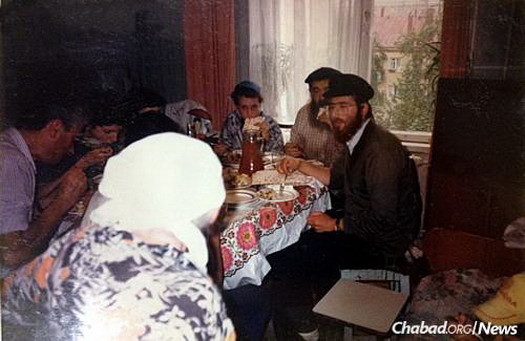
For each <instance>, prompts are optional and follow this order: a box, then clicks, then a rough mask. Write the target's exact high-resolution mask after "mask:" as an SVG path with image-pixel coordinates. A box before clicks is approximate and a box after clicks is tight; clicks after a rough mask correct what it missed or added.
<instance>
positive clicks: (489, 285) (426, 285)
mask: <svg viewBox="0 0 525 341" xmlns="http://www.w3.org/2000/svg"><path fill="white" fill-rule="evenodd" d="M423 248H424V251H425V254H426V256H427V258H428V261H429V264H430V268H431V272H432V274H431V275H429V276H426V277H424V278H423V279H422V280H421V281H420V282H419V284H418V286H417V287H416V288H415V290H413V292H412V295H411V298H410V301H409V303H408V305H407V309H406V310H405V314H404V315H403V316H402V317H401V320H405V321H407V323H408V324H412V325H414V324H420V323H421V321H425V323H427V324H441V323H443V322H444V321H445V320H447V319H449V318H450V317H454V316H457V315H458V313H460V312H461V313H465V314H467V315H470V316H474V315H473V314H472V311H473V308H475V307H476V306H478V305H479V304H481V303H483V302H486V301H487V300H489V299H490V298H492V297H493V296H494V295H495V294H496V292H497V291H498V289H499V288H500V286H501V284H502V283H503V282H504V281H505V280H506V279H507V278H508V277H509V276H512V275H515V274H517V273H520V272H523V271H525V250H518V249H509V248H506V247H505V245H504V243H503V241H502V240H496V239H492V238H486V237H482V236H477V235H473V234H470V233H465V232H461V231H457V230H448V229H432V230H430V231H429V232H428V233H427V236H426V237H425V240H424V244H423ZM520 332H521V330H520ZM401 339H420V340H421V339H429V340H430V339H431V340H447V339H448V336H445V335H443V336H436V335H432V336H428V335H427V336H426V337H423V336H421V335H419V336H412V337H402V338H401Z"/></svg>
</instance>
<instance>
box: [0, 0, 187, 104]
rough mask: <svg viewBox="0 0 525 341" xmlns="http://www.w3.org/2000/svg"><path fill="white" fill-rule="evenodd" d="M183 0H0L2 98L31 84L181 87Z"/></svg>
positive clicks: (170, 90)
mask: <svg viewBox="0 0 525 341" xmlns="http://www.w3.org/2000/svg"><path fill="white" fill-rule="evenodd" d="M182 15H183V1H182V0H180V1H168V0H156V1H144V0H127V1H124V0H116V1H86V0H55V1H43V0H36V1H7V2H5V1H4V2H3V4H2V8H1V15H0V20H1V23H0V24H1V29H2V45H3V46H2V47H3V71H4V78H5V81H4V83H5V91H6V95H7V96H6V97H7V99H8V101H7V104H8V105H9V104H12V103H11V102H13V101H16V98H18V97H21V96H22V95H23V94H24V93H26V92H27V91H31V90H32V89H33V88H35V87H46V88H50V89H53V90H56V91H69V90H80V91H83V90H88V89H89V88H91V87H103V88H112V89H115V90H117V91H126V90H127V89H129V88H130V87H131V86H133V85H141V86H146V87H149V88H152V89H154V90H156V91H158V92H160V93H161V94H162V95H164V96H165V97H166V98H167V99H168V100H169V101H173V100H177V99H182V98H184V97H185V92H186V79H185V69H184V50H183V43H182V42H183V36H182Z"/></svg>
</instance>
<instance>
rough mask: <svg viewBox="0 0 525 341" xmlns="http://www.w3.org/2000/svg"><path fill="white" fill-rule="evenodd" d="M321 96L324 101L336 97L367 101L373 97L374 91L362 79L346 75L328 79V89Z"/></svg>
mask: <svg viewBox="0 0 525 341" xmlns="http://www.w3.org/2000/svg"><path fill="white" fill-rule="evenodd" d="M323 96H324V98H325V99H327V98H332V97H337V96H358V97H360V98H361V99H362V100H364V101H368V100H370V99H371V98H372V97H374V89H372V87H371V86H370V84H368V82H367V81H365V80H364V79H363V78H361V77H359V76H357V75H354V74H351V73H347V74H341V75H338V76H335V77H333V78H332V79H330V88H329V89H328V91H326V92H325V93H324V95H323Z"/></svg>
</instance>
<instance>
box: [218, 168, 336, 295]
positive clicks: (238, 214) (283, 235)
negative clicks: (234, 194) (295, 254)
mask: <svg viewBox="0 0 525 341" xmlns="http://www.w3.org/2000/svg"><path fill="white" fill-rule="evenodd" d="M293 190H294V191H296V192H297V194H298V195H297V197H296V198H294V199H292V200H288V201H272V200H263V199H259V200H257V201H255V202H254V203H251V204H250V205H247V207H235V208H234V209H233V210H230V213H229V215H228V216H227V223H226V227H225V228H224V230H223V231H222V232H221V236H220V247H221V254H222V262H223V269H224V281H223V288H224V289H225V290H230V289H236V288H239V287H242V286H244V285H248V284H251V285H261V284H262V282H263V279H264V277H265V276H266V275H267V274H268V273H269V272H270V270H271V266H270V263H269V262H268V260H267V256H268V255H270V254H272V253H274V252H277V251H280V250H283V249H284V248H286V247H288V246H290V245H292V244H293V243H295V242H297V241H298V240H299V237H300V235H301V233H302V232H304V231H306V230H307V229H308V228H309V225H308V223H307V218H308V216H309V215H310V214H311V213H312V212H315V211H326V210H328V209H330V208H331V202H330V195H329V192H328V189H327V187H326V186H324V185H323V184H322V183H321V182H319V181H318V180H316V179H314V178H310V179H309V182H308V183H306V184H301V185H300V186H293Z"/></svg>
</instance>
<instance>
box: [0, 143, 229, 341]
mask: <svg viewBox="0 0 525 341" xmlns="http://www.w3.org/2000/svg"><path fill="white" fill-rule="evenodd" d="M195 155H198V157H195ZM224 197H225V192H224V187H223V182H222V176H221V165H220V163H219V161H218V159H217V157H216V156H215V155H214V153H213V152H212V150H211V149H210V147H209V146H207V145H206V144H205V143H203V142H200V141H198V140H196V139H191V138H189V137H186V136H183V135H180V134H175V133H164V134H157V135H153V136H150V137H147V138H145V139H143V140H140V141H138V142H135V143H133V144H131V145H130V146H128V147H127V148H126V149H124V150H123V151H122V152H121V153H120V154H118V155H116V156H114V157H112V158H111V159H109V161H108V163H107V166H106V169H105V172H104V178H103V180H102V182H101V183H100V187H99V193H97V197H96V200H95V201H94V202H93V203H92V204H90V208H89V212H88V214H89V216H88V217H86V218H85V219H84V221H83V223H82V225H81V227H80V228H79V229H78V230H73V231H71V232H69V233H68V234H66V235H64V236H63V237H62V238H60V239H58V240H57V241H56V242H55V243H53V244H52V245H51V246H50V248H49V249H48V250H47V251H46V252H45V253H44V254H42V255H41V256H40V257H38V258H37V259H35V260H34V261H33V262H31V263H29V264H28V265H26V266H24V267H23V268H21V269H19V270H18V271H16V272H14V273H13V275H12V276H11V277H9V278H8V279H7V280H6V281H5V283H4V287H3V296H4V304H3V314H4V328H5V332H6V333H8V334H7V335H12V336H13V337H25V336H28V335H29V336H30V337H29V338H31V336H35V337H36V336H37V335H38V337H39V338H43V339H48V338H49V339H57V340H62V339H86V340H95V339H96V340H134V339H139V338H140V339H144V340H176V339H196V340H224V339H234V338H235V334H234V331H233V326H232V323H231V321H230V319H229V318H228V317H227V316H226V312H225V308H224V304H223V302H222V298H221V295H220V293H219V291H218V289H217V288H216V287H215V285H214V284H213V283H212V281H211V279H210V278H209V277H208V276H207V274H206V263H207V261H208V252H207V247H206V240H205V238H204V236H203V234H202V229H204V228H206V226H207V225H210V224H212V223H213V221H214V220H215V219H216V217H217V213H218V211H219V208H220V206H221V204H222V202H223V200H224Z"/></svg>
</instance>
